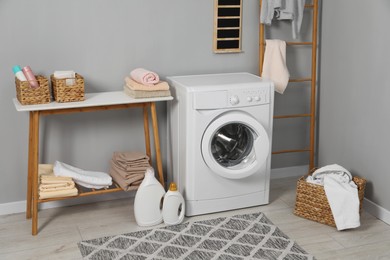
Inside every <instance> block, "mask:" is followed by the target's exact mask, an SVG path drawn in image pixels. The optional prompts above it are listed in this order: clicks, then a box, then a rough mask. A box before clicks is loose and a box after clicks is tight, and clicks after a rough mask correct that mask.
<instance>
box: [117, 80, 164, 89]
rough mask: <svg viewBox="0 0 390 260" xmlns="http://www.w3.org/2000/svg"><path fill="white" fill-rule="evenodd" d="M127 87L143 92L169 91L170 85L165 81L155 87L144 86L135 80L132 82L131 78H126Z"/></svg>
mask: <svg viewBox="0 0 390 260" xmlns="http://www.w3.org/2000/svg"><path fill="white" fill-rule="evenodd" d="M125 82H126V86H128V87H129V88H130V89H131V90H143V91H156V90H169V85H168V83H167V82H165V81H160V82H159V83H157V84H155V85H150V86H149V85H143V84H141V83H138V82H137V81H135V80H132V79H131V78H130V77H126V78H125Z"/></svg>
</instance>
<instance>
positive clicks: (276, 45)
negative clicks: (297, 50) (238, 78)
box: [261, 40, 290, 94]
mask: <svg viewBox="0 0 390 260" xmlns="http://www.w3.org/2000/svg"><path fill="white" fill-rule="evenodd" d="M265 43H266V46H265V53H264V62H263V72H262V74H261V76H262V77H263V78H268V79H270V80H272V81H273V82H274V83H275V91H276V92H278V93H280V94H283V92H284V90H285V89H286V87H287V84H288V80H289V78H290V73H289V72H288V69H287V65H286V42H285V41H281V40H265Z"/></svg>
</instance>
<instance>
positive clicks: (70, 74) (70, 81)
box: [53, 70, 76, 86]
mask: <svg viewBox="0 0 390 260" xmlns="http://www.w3.org/2000/svg"><path fill="white" fill-rule="evenodd" d="M53 74H54V77H55V78H56V79H66V80H65V84H66V86H73V85H75V84H76V80H75V78H76V72H74V71H73V70H56V71H54V73H53Z"/></svg>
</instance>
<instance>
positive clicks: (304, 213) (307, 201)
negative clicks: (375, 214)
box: [294, 176, 366, 227]
mask: <svg viewBox="0 0 390 260" xmlns="http://www.w3.org/2000/svg"><path fill="white" fill-rule="evenodd" d="M353 181H354V182H355V183H356V185H357V187H358V195H359V201H360V213H361V212H362V206H363V198H364V190H365V188H366V180H365V179H362V178H359V177H353ZM294 214H295V215H297V216H300V217H303V218H306V219H310V220H313V221H316V222H319V223H322V224H326V225H329V226H332V227H336V223H335V222H334V218H333V214H332V210H331V209H330V205H329V202H328V199H327V197H326V194H325V190H324V187H323V186H321V185H317V184H312V183H309V182H307V181H306V176H303V177H301V178H300V179H299V180H298V183H297V192H296V201H295V209H294Z"/></svg>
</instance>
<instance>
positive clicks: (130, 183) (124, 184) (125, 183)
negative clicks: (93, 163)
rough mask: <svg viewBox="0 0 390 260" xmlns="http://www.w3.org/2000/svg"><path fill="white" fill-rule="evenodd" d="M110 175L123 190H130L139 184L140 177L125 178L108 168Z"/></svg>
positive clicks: (136, 187)
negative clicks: (136, 178) (133, 178)
mask: <svg viewBox="0 0 390 260" xmlns="http://www.w3.org/2000/svg"><path fill="white" fill-rule="evenodd" d="M110 175H111V177H112V179H113V180H114V181H115V182H116V183H118V184H119V186H120V187H121V188H122V189H123V190H124V191H132V190H136V189H138V187H139V185H140V184H141V182H142V180H143V177H145V176H142V179H139V180H125V179H123V178H122V176H121V175H120V174H119V173H117V172H116V171H115V170H112V169H111V170H110Z"/></svg>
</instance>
